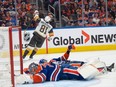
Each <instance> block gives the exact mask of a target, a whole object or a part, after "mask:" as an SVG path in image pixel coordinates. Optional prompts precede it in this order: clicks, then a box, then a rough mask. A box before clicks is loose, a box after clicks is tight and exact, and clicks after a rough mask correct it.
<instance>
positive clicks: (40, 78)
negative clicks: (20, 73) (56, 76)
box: [32, 73, 46, 83]
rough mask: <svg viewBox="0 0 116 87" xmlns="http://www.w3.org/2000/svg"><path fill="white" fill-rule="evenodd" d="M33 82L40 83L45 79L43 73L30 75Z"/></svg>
mask: <svg viewBox="0 0 116 87" xmlns="http://www.w3.org/2000/svg"><path fill="white" fill-rule="evenodd" d="M32 78H33V83H42V82H45V81H46V75H45V73H38V74H35V75H33V76H32Z"/></svg>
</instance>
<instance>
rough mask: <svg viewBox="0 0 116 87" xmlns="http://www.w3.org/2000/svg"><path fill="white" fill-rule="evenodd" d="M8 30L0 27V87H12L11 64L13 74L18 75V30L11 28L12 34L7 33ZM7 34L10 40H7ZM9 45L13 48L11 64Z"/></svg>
mask: <svg viewBox="0 0 116 87" xmlns="http://www.w3.org/2000/svg"><path fill="white" fill-rule="evenodd" d="M9 29H10V28H9V27H0V87H14V86H12V85H13V84H12V82H11V81H12V77H11V74H12V72H11V67H12V66H11V63H13V65H14V66H13V67H14V73H15V74H20V50H19V49H20V44H19V42H20V40H19V30H18V28H12V29H11V32H12V33H9V32H10V31H9ZM9 34H10V36H11V37H12V38H9V37H10V36H9ZM10 42H11V43H10ZM10 44H12V48H13V62H11V53H10V51H12V50H11V48H10V47H11V45H10ZM6 82H7V84H6Z"/></svg>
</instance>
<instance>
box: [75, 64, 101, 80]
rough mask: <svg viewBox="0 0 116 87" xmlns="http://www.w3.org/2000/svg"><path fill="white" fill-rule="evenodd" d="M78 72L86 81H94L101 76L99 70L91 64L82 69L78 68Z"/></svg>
mask: <svg viewBox="0 0 116 87" xmlns="http://www.w3.org/2000/svg"><path fill="white" fill-rule="evenodd" d="M77 71H78V72H79V73H80V75H81V76H82V77H83V78H84V79H86V80H90V79H93V78H94V77H95V76H97V75H98V74H99V70H98V69H97V68H96V67H95V66H93V65H91V64H85V65H83V66H82V67H80V68H78V69H77Z"/></svg>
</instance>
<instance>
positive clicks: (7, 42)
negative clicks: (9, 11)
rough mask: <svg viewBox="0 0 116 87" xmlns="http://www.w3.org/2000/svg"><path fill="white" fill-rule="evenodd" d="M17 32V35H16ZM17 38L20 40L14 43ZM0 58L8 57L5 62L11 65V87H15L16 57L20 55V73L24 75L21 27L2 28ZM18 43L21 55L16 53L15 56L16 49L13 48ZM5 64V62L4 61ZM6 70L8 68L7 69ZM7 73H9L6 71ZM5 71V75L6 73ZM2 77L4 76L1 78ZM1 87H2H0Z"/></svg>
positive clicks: (0, 33) (0, 28)
mask: <svg viewBox="0 0 116 87" xmlns="http://www.w3.org/2000/svg"><path fill="white" fill-rule="evenodd" d="M13 32H15V33H16V34H17V35H15V33H13ZM14 38H16V39H18V40H17V41H14V40H13V39H14ZM0 42H1V44H0V58H1V59H3V60H4V59H5V57H7V58H6V59H5V60H6V61H8V65H9V69H10V71H8V72H10V75H11V76H10V79H11V80H10V81H11V86H10V87H15V77H14V75H15V72H14V71H15V69H14V66H15V65H14V56H15V54H18V58H19V60H18V62H19V66H20V70H19V73H20V74H23V59H22V31H21V27H0ZM15 42H17V43H18V44H19V49H18V52H19V53H17V52H16V53H15V54H14V51H15V50H14V48H13V46H14V45H13V44H14V43H15ZM3 62H4V63H5V61H3ZM3 68H4V66H3ZM5 68H6V67H5ZM0 71H1V72H2V68H1V69H0ZM6 72H7V71H6ZM6 72H5V71H4V72H3V73H6ZM1 77H2V76H1ZM2 79H3V78H2ZM0 87H1V86H0Z"/></svg>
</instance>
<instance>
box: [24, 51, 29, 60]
mask: <svg viewBox="0 0 116 87" xmlns="http://www.w3.org/2000/svg"><path fill="white" fill-rule="evenodd" d="M28 53H29V51H28V50H25V52H24V55H23V59H24V58H25V57H26V56H27V54H28Z"/></svg>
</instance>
